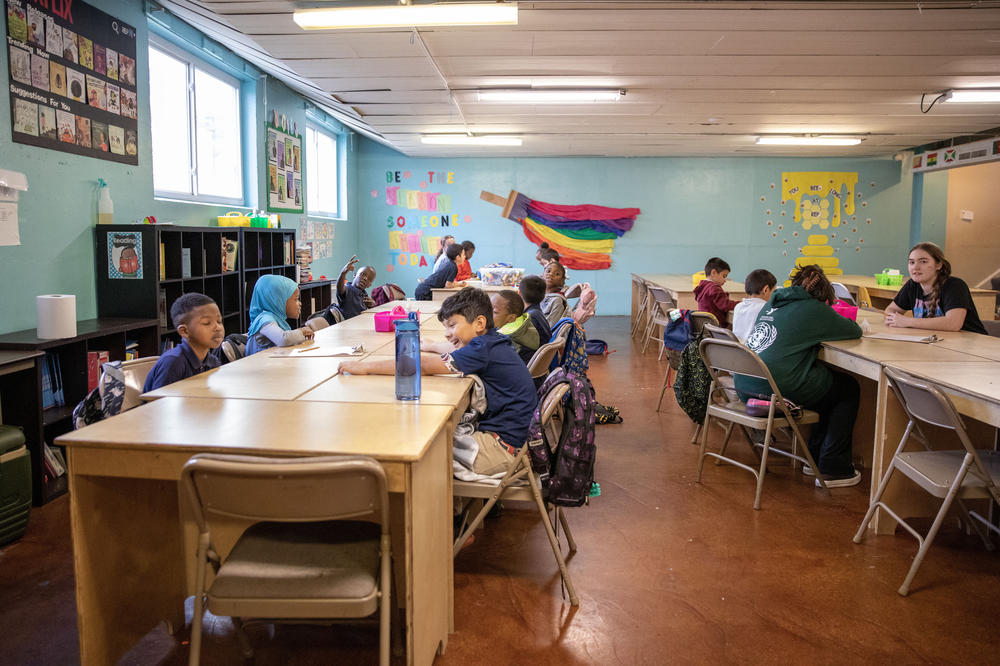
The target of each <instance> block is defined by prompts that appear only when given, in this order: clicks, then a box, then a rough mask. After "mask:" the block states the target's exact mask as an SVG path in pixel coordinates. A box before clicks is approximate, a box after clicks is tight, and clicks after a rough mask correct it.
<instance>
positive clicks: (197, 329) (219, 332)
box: [142, 292, 226, 393]
mask: <svg viewBox="0 0 1000 666" xmlns="http://www.w3.org/2000/svg"><path fill="white" fill-rule="evenodd" d="M170 320H171V321H172V322H173V323H174V326H176V327H177V332H178V333H179V334H180V336H181V338H182V339H181V343H180V344H179V345H178V346H176V347H174V348H173V349H171V350H169V351H167V352H165V353H164V354H163V355H162V356H160V359H159V360H158V361H157V362H156V365H154V366H153V369H152V370H150V371H149V374H148V375H147V376H146V384H145V386H143V388H142V391H143V393H145V392H147V391H153V390H155V389H158V388H160V387H161V386H166V385H167V384H172V383H174V382H178V381H180V380H182V379H187V378H188V377H193V376H195V375H197V374H198V373H201V372H205V371H206V370H211V369H212V368H217V367H219V359H218V358H216V356H215V355H214V354H211V353H209V352H211V351H212V350H213V349H216V348H217V347H218V346H219V345H221V344H222V340H223V338H225V337H226V329H225V328H224V327H223V325H222V313H221V312H219V306H218V305H216V304H215V301H213V300H212V299H211V298H209V297H208V296H206V295H205V294H197V293H193V292H192V293H187V294H184V295H183V296H181V297H180V298H178V299H177V300H176V301H174V304H173V305H171V306H170Z"/></svg>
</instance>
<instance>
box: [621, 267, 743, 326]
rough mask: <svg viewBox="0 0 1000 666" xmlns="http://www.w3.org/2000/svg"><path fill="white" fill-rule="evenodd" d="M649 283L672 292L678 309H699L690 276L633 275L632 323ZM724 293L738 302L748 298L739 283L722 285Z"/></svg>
mask: <svg viewBox="0 0 1000 666" xmlns="http://www.w3.org/2000/svg"><path fill="white" fill-rule="evenodd" d="M644 283H649V284H652V285H655V286H657V287H662V288H664V289H666V290H667V291H669V292H670V295H671V297H673V299H674V302H675V303H676V304H677V307H679V308H684V309H687V310H697V309H698V299H696V298H695V297H694V287H695V285H694V282H693V281H692V279H691V276H690V275H676V274H670V273H632V318H631V319H632V321H633V322H634V321H635V317H636V315H637V314H638V312H639V302H640V300H641V298H642V293H643V290H644V289H645V287H643V286H642V285H643V284H644ZM722 289H723V291H725V292H726V294H728V295H729V298H731V299H733V300H734V301H738V300H740V299H741V298H745V297H746V295H747V294H746V291H745V290H744V288H743V285H742V284H741V283H739V282H733V281H732V280H729V281H727V282H726V283H725V284H724V285H722Z"/></svg>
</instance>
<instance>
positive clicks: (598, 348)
mask: <svg viewBox="0 0 1000 666" xmlns="http://www.w3.org/2000/svg"><path fill="white" fill-rule="evenodd" d="M610 353H611V352H609V351H608V343H607V342H605V341H604V340H598V339H597V338H594V339H593V340H587V354H588V355H597V354H604V355H605V356H607V355H608V354H610Z"/></svg>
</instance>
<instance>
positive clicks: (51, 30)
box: [5, 0, 139, 164]
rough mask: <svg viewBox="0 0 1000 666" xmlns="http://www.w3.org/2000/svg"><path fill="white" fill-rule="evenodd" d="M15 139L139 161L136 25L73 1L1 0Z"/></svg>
mask: <svg viewBox="0 0 1000 666" xmlns="http://www.w3.org/2000/svg"><path fill="white" fill-rule="evenodd" d="M5 3H6V7H7V48H8V56H9V58H8V63H9V74H10V117H11V129H12V138H13V140H14V141H15V142H16V143H23V144H28V145H31V146H39V147H41V148H49V149H51V150H60V151H62V152H66V153H74V154H76V155H85V156H87V157H96V158H98V159H103V160H109V161H112V162H122V163H124V164H138V163H139V142H138V116H139V114H138V109H139V103H138V99H137V88H136V64H135V28H133V27H132V26H130V25H129V24H127V23H123V22H122V21H120V20H118V19H116V18H115V17H113V16H111V15H109V14H105V13H104V12H102V11H100V10H99V9H96V8H94V7H91V6H90V5H88V4H86V3H84V2H82V1H81V0H76V1H75V2H70V1H69V0H60V1H53V2H48V1H46V0H5Z"/></svg>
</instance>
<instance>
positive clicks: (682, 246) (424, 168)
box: [358, 140, 947, 314]
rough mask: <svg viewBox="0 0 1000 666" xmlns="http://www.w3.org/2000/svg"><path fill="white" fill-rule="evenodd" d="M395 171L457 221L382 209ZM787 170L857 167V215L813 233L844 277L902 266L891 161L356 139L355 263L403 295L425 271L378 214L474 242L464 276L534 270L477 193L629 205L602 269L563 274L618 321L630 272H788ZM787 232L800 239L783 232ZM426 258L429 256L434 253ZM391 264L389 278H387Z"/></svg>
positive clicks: (906, 210) (514, 234) (897, 177)
mask: <svg viewBox="0 0 1000 666" xmlns="http://www.w3.org/2000/svg"><path fill="white" fill-rule="evenodd" d="M396 171H399V172H400V176H401V182H400V183H399V185H400V186H401V187H402V188H406V189H414V190H419V189H421V187H420V184H421V182H426V183H427V187H426V188H424V189H425V191H433V192H440V193H442V194H448V195H450V196H451V197H452V203H453V206H452V208H453V212H454V213H457V215H458V218H459V224H458V225H457V226H452V227H449V228H448V229H447V230H442V228H441V227H437V228H432V227H430V226H425V227H423V228H421V227H420V217H421V216H422V215H426V216H427V217H428V220H426V222H427V223H428V225H429V223H430V221H431V220H430V214H429V213H421V212H418V211H410V210H407V209H405V208H399V207H392V206H389V205H387V204H386V197H385V187H386V174H387V172H392V173H393V174H394V173H395V172H396ZM428 171H434V172H439V173H440V172H443V173H447V172H453V173H454V184H452V185H448V184H447V183H441V184H439V183H438V177H437V176H436V177H435V181H434V183H433V185H432V184H431V183H429V182H427V181H428V176H427V172H428ZM786 171H848V172H853V171H856V172H858V174H859V180H858V186H857V189H856V194H857V195H860V196H859V197H856V199H855V203H856V210H855V213H854V218H856V219H851V218H850V216H848V217H846V218H845V223H844V224H843V225H842V226H841V228H839V229H832V228H831V229H828V230H826V231H825V232H818V231H813V232H812V233H833V234H836V237H835V238H833V239H832V243H833V245H834V246H835V248H836V250H837V252H836V256H837V257H838V258H839V259H840V265H841V267H842V268H843V269H844V272H845V273H874V272H877V271H879V270H881V269H882V268H885V267H887V266H895V267H898V268H901V269H902V268H905V265H906V250H907V249H908V247H909V245H908V242H909V235H910V208H911V176H910V175H909V174H906V175H901V173H900V163H899V162H896V161H893V160H892V159H844V158H842V159H830V158H827V159H822V158H815V159H802V158H795V159H791V158H697V159H695V158H631V159H630V158H504V157H485V158H462V159H413V158H408V157H406V156H404V155H401V154H399V153H396V152H394V151H392V150H390V149H387V148H385V147H383V146H380V145H377V144H375V143H373V142H370V141H367V140H362V147H361V151H360V159H359V165H358V186H359V202H360V206H361V217H360V218H359V219H361V220H362V230H361V248H362V251H363V253H364V255H363V260H364V261H366V262H369V263H372V264H373V265H375V267H376V269H377V270H378V271H379V275H378V279H377V282H379V283H381V282H383V281H391V282H396V283H397V284H399V285H400V286H402V287H403V289H405V290H406V291H407V293H411V294H412V292H413V289H414V287H415V286H416V284H417V278H418V277H424V276H426V275H428V274H429V273H430V268H429V267H423V268H421V267H419V266H416V267H413V266H409V265H407V266H405V267H404V266H400V265H399V263H398V257H399V254H400V253H399V252H396V251H390V250H389V243H388V231H389V228H388V227H387V218H389V217H390V216H391V217H392V218H395V217H396V216H399V215H402V216H404V217H405V218H406V226H405V227H404V228H403V229H402V230H403V231H404V232H413V231H417V230H422V231H424V232H425V233H428V234H433V235H435V236H439V235H443V233H451V234H452V235H454V236H456V237H457V238H458V239H459V240H465V239H469V240H472V241H473V242H475V243H476V246H477V251H476V255H475V257H474V258H473V262H472V264H473V268H474V269H475V268H478V267H479V266H481V265H483V264H487V263H490V262H494V261H506V262H511V263H513V264H514V265H515V266H518V267H524V268H526V269H528V270H529V272H538V270H539V269H538V265H537V263H536V262H535V259H534V256H535V250H536V247H535V245H534V244H532V243H531V242H530V241H529V240H528V239H527V238H526V237H525V236H524V234H523V232H522V230H521V227H520V225H518V224H515V223H514V222H511V221H509V220H505V219H503V218H501V217H500V208H498V207H497V206H495V205H493V204H490V203H487V202H485V201H482V200H481V199H480V191H481V190H488V191H490V192H493V193H496V194H500V195H503V196H506V195H507V193H508V192H509V191H510V190H512V189H514V190H517V191H519V192H522V193H524V194H526V195H528V196H530V197H532V198H535V199H538V200H541V201H547V202H551V203H560V204H582V203H591V204H600V205H604V206H614V207H638V208H641V209H642V214H641V215H640V216H639V217H638V220H637V222H636V225H635V228H634V229H633V230H632V231H630V232H628V233H626V234H625V236H624V237H623V238H621V239H620V240H618V241H617V242H616V247H615V250H614V253H613V255H612V260H613V265H612V268H611V269H610V270H603V271H573V270H571V271H570V280H571V281H588V282H590V283H591V284H592V285H593V286H594V287H595V289H596V290H597V292H598V294H599V297H600V301H599V312H600V313H601V314H623V313H625V312H626V311H627V308H628V303H629V298H630V293H631V292H630V290H631V286H630V274H631V273H633V272H637V273H642V272H656V273H693V272H695V271H698V270H701V269H702V268H703V267H704V263H705V260H706V259H707V258H708V257H710V256H712V255H718V256H721V257H723V258H724V259H726V260H727V261H728V262H729V263H730V265H731V266H732V267H733V271H732V277H733V278H735V279H737V280H742V279H743V277H744V276H745V275H746V273H748V272H749V271H751V270H753V269H755V268H767V269H769V270H771V271H772V272H773V273H774V274H775V275H778V276H787V275H788V273H789V270H790V269H791V267H792V265H793V263H794V260H795V258H796V257H798V256H800V255H799V247H801V246H802V245H804V244H805V241H804V238H805V236H807V235H808V234H809V233H810V232H806V231H803V230H802V229H801V227H800V226H799V225H798V224H796V223H794V222H793V221H792V204H791V203H790V202H788V203H786V204H785V205H782V204H781V202H780V199H781V195H780V192H781V175H782V172H786ZM406 172H409V173H410V177H409V178H406V177H405V174H406ZM930 181H931V179H928V186H927V188H926V193H925V204H924V211H925V213H924V219H925V220H928V217H929V216H930V215H932V214H937V211H938V210H940V211H941V224H942V228H943V220H944V216H943V210H944V202H943V201H938V199H941V198H942V197H945V196H946V195H947V188H946V187H945V191H944V192H941V191H940V188H936V187H935V186H933V184H932V183H931V182H930ZM772 184H773V185H774V189H772ZM394 185H395V183H394ZM372 194H374V195H375V196H372ZM762 197H763V199H764V200H763V201H762V200H761V199H762ZM767 211H771V212H770V213H768V212H767ZM782 211H784V212H785V213H786V214H785V216H782V215H781V212H782ZM466 216H468V217H469V218H470V222H468V223H466V222H465V221H464V220H465V217H466ZM454 217H455V215H454V214H453V215H452V219H454ZM869 219H870V220H871V222H870V223H869V222H868V220H869ZM769 220H770V221H771V225H768V221H769ZM779 225H780V227H781V228H780V229H779ZM393 228H397V227H393ZM854 229H857V231H854ZM796 231H797V232H798V236H794V235H793V234H794V233H795V232H796ZM772 234H774V235H772ZM845 238H846V239H847V242H846V243H845V242H844V239H845ZM785 241H787V243H786V242H785ZM786 253H787V254H786ZM426 258H427V260H428V261H430V260H431V259H432V256H428V257H426ZM389 265H392V266H393V270H392V272H391V273H387V272H386V271H387V267H388V266H389Z"/></svg>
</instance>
